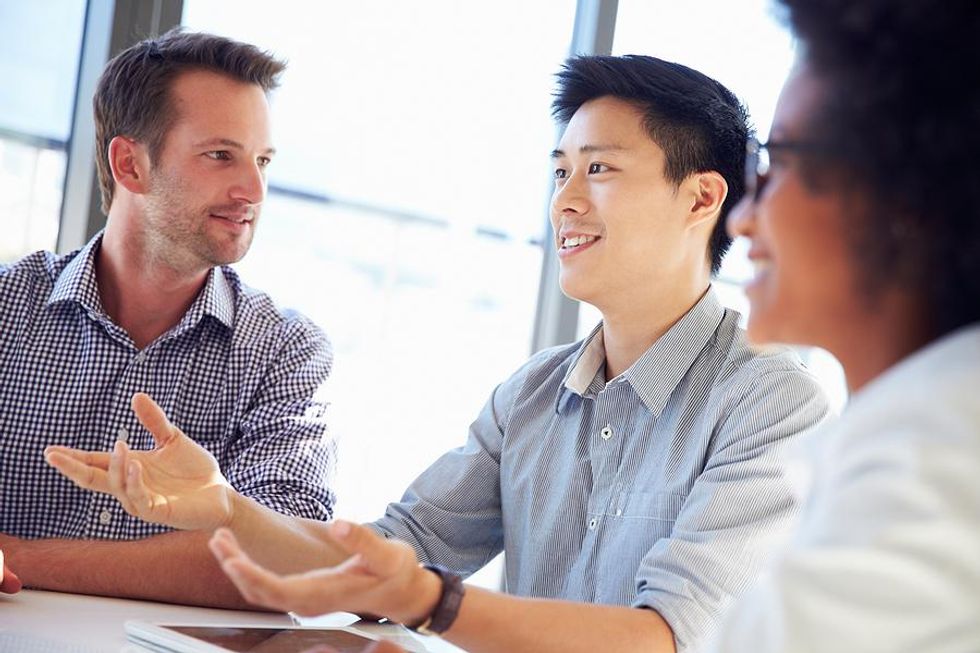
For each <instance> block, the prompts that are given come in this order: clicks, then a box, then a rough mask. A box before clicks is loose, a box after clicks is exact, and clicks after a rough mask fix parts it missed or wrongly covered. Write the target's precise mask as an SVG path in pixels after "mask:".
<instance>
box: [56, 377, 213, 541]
mask: <svg viewBox="0 0 980 653" xmlns="http://www.w3.org/2000/svg"><path fill="white" fill-rule="evenodd" d="M133 411H134V412H135V413H136V416H137V418H138V419H139V420H140V422H141V423H142V424H143V426H144V427H145V428H146V430H147V431H149V432H150V434H151V435H152V436H153V440H154V442H155V444H156V446H155V447H154V448H153V449H151V450H149V451H133V450H131V449H130V448H129V447H128V446H127V445H126V444H125V443H124V442H121V441H120V442H116V444H115V447H114V448H113V450H112V452H111V453H107V452H101V451H82V450H79V449H70V448H68V447H59V446H52V447H48V448H47V449H45V452H44V457H45V460H47V462H48V464H50V465H51V466H52V467H54V468H56V469H57V470H58V471H59V472H61V473H62V474H64V475H65V476H67V477H68V478H69V479H71V480H72V481H73V482H74V483H75V484H76V485H78V486H79V487H82V488H85V489H88V490H94V491H96V492H103V493H106V494H111V495H113V496H114V497H116V498H117V499H118V500H119V502H120V503H121V504H122V506H123V508H124V509H125V510H126V512H128V513H129V514H131V515H133V516H135V517H139V518H140V519H143V520H145V521H148V522H154V523H158V524H165V525H167V526H172V527H174V528H182V529H187V530H198V529H213V528H217V527H219V526H221V525H223V524H226V523H228V521H229V520H230V519H231V495H232V490H231V487H230V486H229V485H228V481H227V480H225V478H224V476H222V474H221V470H220V468H219V467H218V462H217V461H216V460H215V459H214V456H212V455H211V454H210V453H209V452H208V451H207V450H205V449H204V448H203V447H201V446H200V445H199V444H197V443H196V442H194V441H193V440H191V439H190V438H188V437H187V436H186V435H184V433H183V432H182V431H181V430H180V429H178V428H177V427H176V426H174V425H173V424H171V423H170V421H169V420H168V419H167V416H166V414H165V413H164V412H163V410H162V409H161V408H160V406H158V405H157V404H156V402H154V401H153V400H152V399H151V398H150V397H149V396H148V395H145V394H137V395H135V396H134V397H133Z"/></svg>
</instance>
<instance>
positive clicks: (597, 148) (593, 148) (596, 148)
mask: <svg viewBox="0 0 980 653" xmlns="http://www.w3.org/2000/svg"><path fill="white" fill-rule="evenodd" d="M629 149H630V148H628V147H626V146H625V145H616V144H614V143H609V144H599V145H583V146H582V147H580V148H578V151H579V153H580V154H587V153H589V152H626V151H628V150H629ZM563 156H565V152H564V151H563V150H552V151H551V158H552V159H558V158H560V157H563Z"/></svg>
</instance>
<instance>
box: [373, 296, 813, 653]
mask: <svg viewBox="0 0 980 653" xmlns="http://www.w3.org/2000/svg"><path fill="white" fill-rule="evenodd" d="M604 351H605V350H604V347H603V341H602V328H601V325H599V326H598V327H596V329H595V330H594V331H593V332H592V334H591V335H590V336H589V337H588V338H586V339H585V340H583V341H582V342H581V343H577V344H574V345H569V346H563V347H556V348H552V349H548V350H545V351H542V352H539V353H538V354H536V355H535V356H534V357H532V358H531V360H530V361H528V362H527V363H526V364H525V365H524V366H523V367H521V368H520V369H519V370H518V371H517V372H516V373H515V374H514V375H513V376H512V377H510V378H509V379H508V380H506V381H505V382H504V383H502V384H501V385H499V386H498V387H497V388H496V389H495V390H494V392H493V394H492V395H491V397H490V400H489V401H488V402H487V404H486V406H485V407H484V409H483V411H482V412H481V414H480V415H479V417H478V418H477V419H476V421H475V422H474V423H473V424H472V425H471V427H470V433H469V438H468V440H467V442H466V444H465V445H464V446H462V447H460V448H458V449H454V450H452V451H450V452H448V453H446V454H445V455H443V456H442V457H441V458H439V459H438V460H437V461H436V462H435V463H434V464H433V465H432V466H431V467H430V468H429V469H428V470H426V471H425V472H423V473H422V475H421V476H419V477H418V478H417V479H416V480H415V481H414V482H413V483H412V485H411V486H410V487H409V488H408V490H407V491H406V493H405V495H404V497H403V498H402V500H401V502H399V503H394V504H391V505H390V506H389V507H388V509H387V511H386V514H385V516H384V517H383V518H382V519H380V520H378V521H377V522H375V524H374V526H375V528H376V529H378V530H379V531H380V532H382V533H383V534H385V535H386V536H388V537H397V538H400V539H403V540H405V541H407V542H408V543H409V544H411V545H412V546H413V548H415V550H416V552H417V553H418V555H419V557H420V559H421V560H423V561H425V562H427V563H438V564H442V565H445V566H447V567H450V568H452V569H456V570H458V571H460V572H462V573H464V574H469V573H472V572H474V571H476V570H477V569H479V568H480V567H481V566H483V565H484V564H486V563H487V562H488V561H489V560H490V559H492V558H493V557H494V556H495V555H496V554H497V553H499V552H500V551H504V552H505V553H506V584H507V591H508V592H510V593H512V594H516V595H519V596H535V597H546V598H562V599H568V600H574V601H584V602H592V603H602V604H613V605H633V606H637V607H648V608H653V609H655V610H656V611H657V612H659V613H660V614H661V615H662V616H663V617H664V619H665V620H666V621H667V622H668V623H669V624H670V626H671V627H672V629H673V631H674V637H675V641H676V644H677V646H678V649H679V650H681V651H684V650H693V649H696V648H697V647H698V646H699V644H701V643H702V642H703V641H704V638H705V637H706V636H707V635H708V634H710V632H711V631H712V630H713V628H714V627H715V626H716V625H717V621H718V619H719V615H720V614H721V613H722V611H723V609H724V608H725V607H726V605H727V604H728V603H729V602H730V600H731V599H732V598H733V597H734V596H735V595H736V594H737V593H739V592H740V591H741V590H742V589H743V588H744V587H745V586H746V585H747V584H748V583H749V581H750V580H751V578H752V577H753V575H754V573H755V572H756V570H757V569H758V568H759V567H760V565H761V563H762V562H763V561H764V559H765V558H766V557H767V556H768V555H769V553H770V551H771V550H772V549H773V548H774V547H775V546H776V545H777V544H778V543H779V542H780V541H781V540H782V538H783V536H785V535H786V533H787V531H788V529H789V527H790V526H791V523H792V518H793V517H794V516H795V515H796V512H797V506H796V503H795V501H794V500H793V494H792V491H791V488H790V487H789V484H788V483H787V480H786V479H785V478H784V476H783V472H782V468H781V465H780V462H779V460H780V453H781V451H782V450H783V448H784V446H785V445H786V444H788V443H789V442H790V441H792V440H794V439H795V438H796V437H797V436H798V435H799V434H801V433H803V432H804V431H807V430H808V429H810V428H811V427H813V426H815V425H816V424H818V423H819V422H821V421H823V420H824V418H825V417H826V416H827V415H828V412H829V409H828V404H827V401H826V399H825V397H824V396H823V394H822V392H821V390H820V387H819V385H818V384H817V381H816V380H815V379H814V378H813V376H812V375H810V374H809V373H808V372H807V371H806V370H805V369H804V368H803V365H802V363H801V362H800V361H799V359H798V358H797V357H796V356H795V354H792V353H791V352H789V351H786V350H778V351H777V350H771V351H768V352H766V353H760V352H754V351H752V350H750V349H749V347H748V346H747V345H746V343H745V340H744V335H743V332H742V330H741V329H740V328H739V327H738V314H737V313H735V312H734V311H730V310H726V309H724V308H723V307H722V306H721V305H720V304H719V303H718V300H717V299H716V297H715V295H714V293H713V292H712V291H709V292H708V293H706V294H705V296H704V297H703V298H702V299H701V300H700V301H699V302H698V303H697V304H696V305H695V306H694V307H693V308H692V309H691V310H690V311H689V312H688V313H687V314H685V315H684V316H683V317H682V318H681V319H680V320H679V321H678V322H677V323H676V324H675V325H674V326H673V327H671V328H670V330H668V331H667V333H665V334H664V335H663V336H662V337H661V338H660V339H659V340H657V342H656V343H654V344H653V346H652V347H650V349H649V350H647V351H646V352H645V353H644V354H643V356H642V357H641V358H640V359H639V360H637V361H636V363H635V364H634V365H632V366H631V367H630V369H628V370H627V371H626V372H624V373H623V374H621V375H619V376H618V377H616V378H614V379H611V380H610V381H609V382H608V383H607V382H605V364H604V363H605V353H604Z"/></svg>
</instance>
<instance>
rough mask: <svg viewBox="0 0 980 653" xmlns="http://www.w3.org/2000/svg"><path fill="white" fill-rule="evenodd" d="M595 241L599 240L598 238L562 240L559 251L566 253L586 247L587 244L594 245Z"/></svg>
mask: <svg viewBox="0 0 980 653" xmlns="http://www.w3.org/2000/svg"><path fill="white" fill-rule="evenodd" d="M597 240H599V236H573V237H572V238H563V239H562V241H561V247H559V249H562V250H566V251H568V250H572V249H576V248H578V247H582V246H583V245H588V244H589V243H594V242H595V241H597Z"/></svg>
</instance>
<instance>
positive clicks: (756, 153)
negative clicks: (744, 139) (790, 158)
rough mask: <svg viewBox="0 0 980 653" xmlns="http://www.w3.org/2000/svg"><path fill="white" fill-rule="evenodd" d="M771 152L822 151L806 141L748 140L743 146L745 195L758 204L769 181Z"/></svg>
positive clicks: (809, 152) (810, 152)
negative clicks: (764, 141)
mask: <svg viewBox="0 0 980 653" xmlns="http://www.w3.org/2000/svg"><path fill="white" fill-rule="evenodd" d="M773 150H776V151H779V150H785V151H788V152H801V153H808V154H813V153H819V152H822V151H823V148H821V147H820V146H819V145H817V144H816V143H808V142H806V141H768V142H766V143H760V142H759V141H757V140H756V139H754V138H750V139H749V142H748V143H746V145H745V195H746V197H751V198H752V201H753V202H758V201H759V198H760V197H762V191H763V189H764V188H765V187H766V182H768V181H769V153H770V152H772V151H773Z"/></svg>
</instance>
